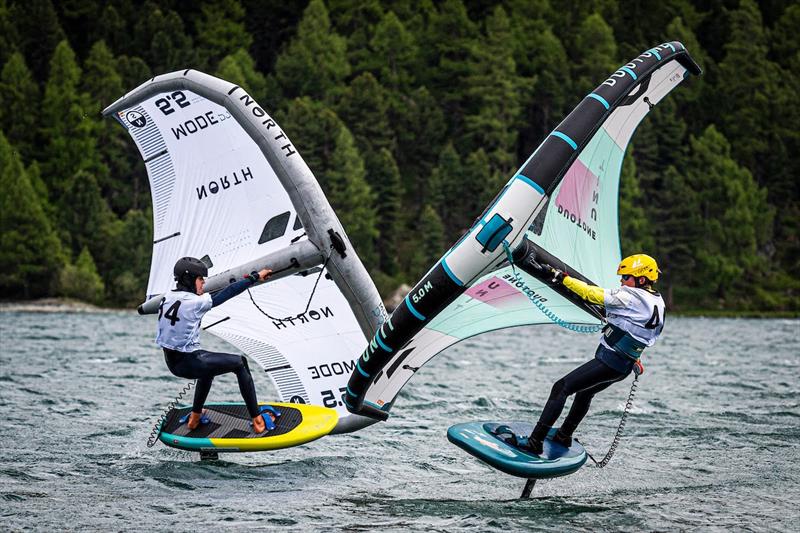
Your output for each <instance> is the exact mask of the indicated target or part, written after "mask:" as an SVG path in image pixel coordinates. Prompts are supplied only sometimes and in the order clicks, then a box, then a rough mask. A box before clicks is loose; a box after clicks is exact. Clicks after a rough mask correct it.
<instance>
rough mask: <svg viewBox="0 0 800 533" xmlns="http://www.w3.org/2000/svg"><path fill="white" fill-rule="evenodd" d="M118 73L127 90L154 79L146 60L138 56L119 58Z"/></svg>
mask: <svg viewBox="0 0 800 533" xmlns="http://www.w3.org/2000/svg"><path fill="white" fill-rule="evenodd" d="M117 72H119V75H120V77H121V78H122V85H123V87H125V88H128V87H138V86H139V85H141V84H142V83H144V82H146V81H147V80H148V79H150V78H152V77H153V72H152V71H151V70H150V67H149V66H147V63H145V62H144V59H142V58H141V57H138V56H125V55H123V56H119V57H118V58H117Z"/></svg>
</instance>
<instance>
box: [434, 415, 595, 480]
mask: <svg viewBox="0 0 800 533" xmlns="http://www.w3.org/2000/svg"><path fill="white" fill-rule="evenodd" d="M503 425H505V426H508V427H510V428H511V429H512V430H513V431H514V433H515V434H517V435H520V436H525V437H527V436H528V435H530V433H531V431H532V430H533V426H532V425H531V424H530V423H528V422H465V423H463V424H456V425H454V426H450V428H449V429H448V430H447V439H448V440H449V441H450V442H452V443H453V444H455V445H456V446H458V447H459V448H461V449H463V450H464V451H466V452H467V453H469V454H470V455H473V456H475V457H477V458H478V459H480V460H481V461H483V462H485V463H486V464H488V465H489V466H491V467H494V468H496V469H498V470H500V471H502V472H505V473H506V474H510V475H512V476H518V477H524V478H528V479H545V478H551V477H558V476H566V475H568V474H572V473H573V472H575V471H577V470H578V469H579V468H580V467H581V466H583V463H585V462H586V458H587V456H586V450H584V449H583V446H581V445H580V444H579V443H578V442H575V441H574V440H573V443H572V446H570V447H569V448H566V447H564V446H562V445H560V444H557V443H555V442H553V441H551V440H550V438H551V437H552V436H553V435H554V434H555V430H551V432H550V435H548V437H547V439H546V440H545V441H544V451H543V453H542V455H541V456H538V455H533V454H531V453H527V452H524V451H522V450H520V449H519V448H517V447H515V446H512V445H510V444H508V443H507V442H505V441H504V440H502V439H501V438H499V437H497V436H496V435H495V434H494V431H495V430H496V429H497V428H498V427H499V426H503Z"/></svg>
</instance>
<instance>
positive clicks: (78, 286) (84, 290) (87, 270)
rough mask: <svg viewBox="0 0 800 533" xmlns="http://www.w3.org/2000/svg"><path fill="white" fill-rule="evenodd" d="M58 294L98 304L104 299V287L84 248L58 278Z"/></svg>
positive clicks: (89, 254) (92, 261)
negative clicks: (73, 262)
mask: <svg viewBox="0 0 800 533" xmlns="http://www.w3.org/2000/svg"><path fill="white" fill-rule="evenodd" d="M58 286H59V294H61V295H62V296H66V297H67V298H75V299H78V300H85V301H89V302H92V303H100V302H101V301H102V300H103V297H104V291H105V286H104V284H103V280H102V279H100V275H99V274H98V273H97V267H96V266H95V264H94V260H93V259H92V254H91V253H89V249H88V248H86V247H85V246H84V247H83V249H82V250H81V253H80V254H78V257H77V259H76V260H75V264H67V265H66V266H65V267H64V269H63V270H61V272H59V276H58Z"/></svg>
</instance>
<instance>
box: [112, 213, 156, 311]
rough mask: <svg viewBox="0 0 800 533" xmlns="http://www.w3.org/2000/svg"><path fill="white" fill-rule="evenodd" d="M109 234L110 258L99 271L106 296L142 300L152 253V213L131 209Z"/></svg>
mask: <svg viewBox="0 0 800 533" xmlns="http://www.w3.org/2000/svg"><path fill="white" fill-rule="evenodd" d="M110 234H111V235H112V238H111V239H110V243H111V244H110V247H109V248H110V249H109V251H110V252H111V255H112V256H113V257H114V259H115V260H114V262H113V263H112V264H111V265H110V267H109V268H108V269H107V270H106V271H104V272H103V278H104V279H105V280H106V281H105V285H106V288H107V291H106V292H107V293H108V298H109V299H110V301H112V302H114V303H116V304H119V305H136V304H139V303H141V302H142V300H143V299H144V297H145V293H146V290H147V279H148V276H149V272H150V258H151V255H152V246H151V244H150V243H151V238H152V236H153V228H152V217H150V216H148V214H147V213H145V212H143V211H140V210H136V209H132V210H130V211H128V213H127V214H126V215H125V218H124V220H123V221H121V223H120V224H119V225H118V226H117V227H115V228H114V229H113V230H112V231H111V232H110Z"/></svg>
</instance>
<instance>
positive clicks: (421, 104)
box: [389, 87, 447, 205]
mask: <svg viewBox="0 0 800 533" xmlns="http://www.w3.org/2000/svg"><path fill="white" fill-rule="evenodd" d="M389 116H390V117H391V123H392V124H393V125H394V129H395V132H396V133H397V149H396V151H395V160H396V161H397V166H398V167H400V169H401V171H400V173H401V175H402V179H403V188H404V190H405V194H406V196H407V197H408V198H409V199H410V200H411V202H412V204H413V205H422V203H423V201H424V198H423V194H424V192H425V189H426V185H425V180H427V179H428V176H430V173H431V172H432V170H433V167H434V166H435V165H436V162H437V161H438V159H439V154H440V153H441V151H442V149H443V147H444V145H445V143H446V135H447V133H446V131H447V120H446V119H445V115H444V111H443V109H442V107H441V106H440V105H439V102H438V101H437V100H436V98H435V97H434V96H433V95H432V94H431V93H430V91H428V89H426V88H425V87H420V88H419V89H416V90H414V91H413V92H412V93H411V94H410V95H400V96H399V97H398V98H393V99H391V100H390V109H389Z"/></svg>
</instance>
